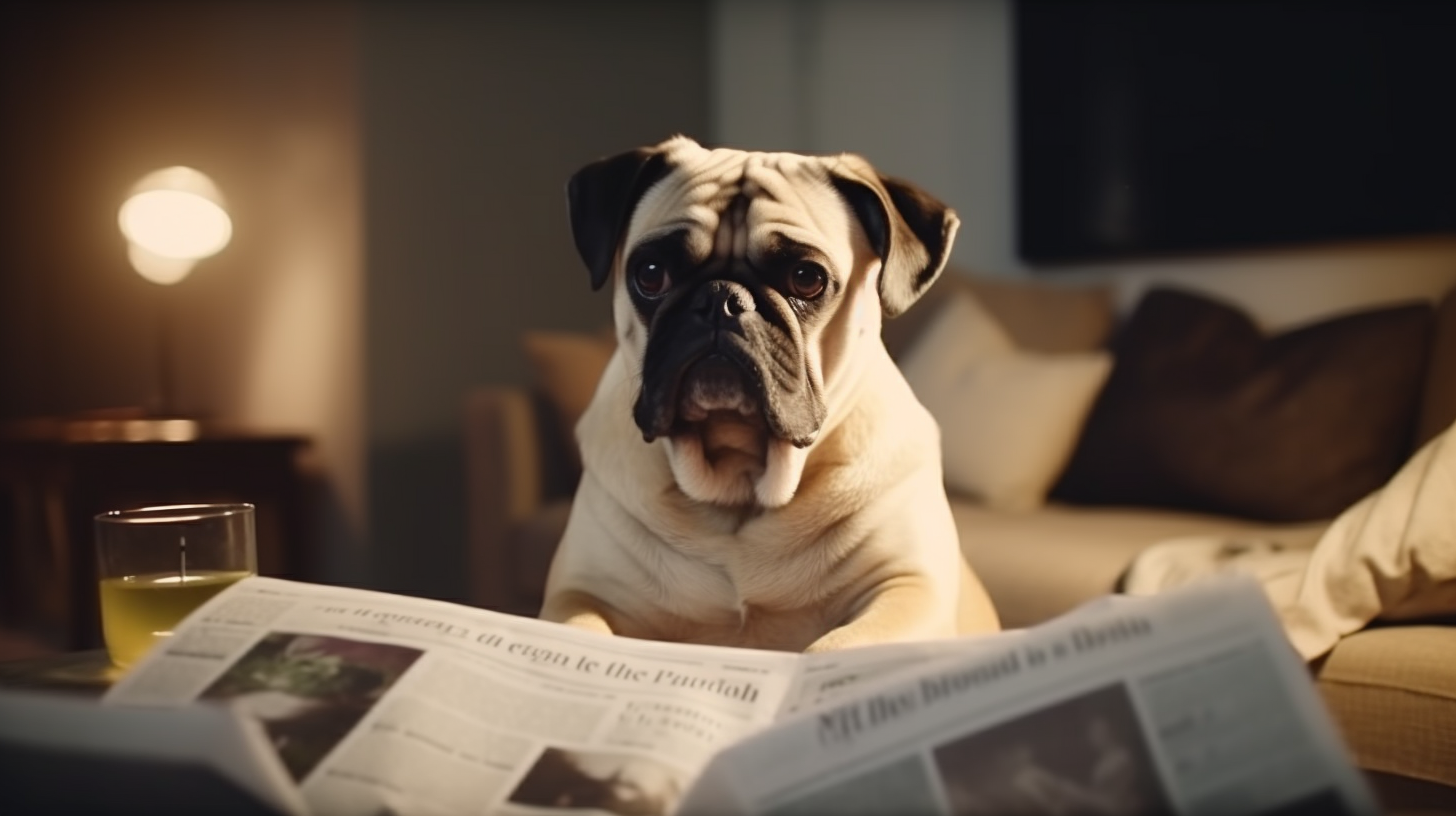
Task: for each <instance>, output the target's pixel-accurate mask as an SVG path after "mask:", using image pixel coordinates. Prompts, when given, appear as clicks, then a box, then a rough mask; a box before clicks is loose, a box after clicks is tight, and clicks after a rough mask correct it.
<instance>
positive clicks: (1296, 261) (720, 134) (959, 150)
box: [713, 0, 1456, 328]
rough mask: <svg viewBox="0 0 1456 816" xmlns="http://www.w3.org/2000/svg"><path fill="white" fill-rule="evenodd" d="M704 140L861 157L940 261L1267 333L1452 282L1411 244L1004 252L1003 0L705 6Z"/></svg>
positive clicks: (1449, 273)
mask: <svg viewBox="0 0 1456 816" xmlns="http://www.w3.org/2000/svg"><path fill="white" fill-rule="evenodd" d="M713 13H714V22H715V28H714V31H715V34H714V37H715V39H714V80H713V81H714V109H713V117H714V136H713V138H714V139H715V140H717V141H720V142H722V143H725V144H733V145H739V146H745V147H754V148H760V149H799V150H809V151H814V152H837V151H841V150H848V151H854V152H859V153H863V154H864V155H865V156H867V157H869V158H870V159H871V160H872V161H873V162H874V163H875V164H876V165H877V166H878V167H879V168H880V169H881V170H883V171H885V172H887V173H891V174H894V175H899V176H903V177H905V178H908V179H911V180H914V181H916V182H918V183H920V184H921V185H922V186H924V187H925V188H926V189H928V190H930V191H931V192H933V193H935V194H936V195H938V196H940V197H941V198H942V199H944V200H945V201H946V202H947V203H949V204H951V205H952V206H954V207H955V208H956V210H957V211H958V212H959V213H960V215H961V217H962V222H963V223H962V227H961V231H960V234H959V237H958V238H957V241H956V249H955V254H954V256H953V258H952V261H951V263H952V264H953V265H954V266H955V267H957V268H958V269H960V270H974V271H976V272H978V273H982V274H991V275H1010V276H1033V275H1034V276H1036V277H1037V278H1038V279H1039V280H1046V281H1050V282H1054V283H1063V284H1067V283H1073V284H1075V283H1087V282H1093V281H1108V282H1110V283H1111V284H1112V285H1113V286H1114V287H1115V289H1116V291H1117V293H1118V297H1119V300H1120V301H1121V303H1122V305H1123V306H1124V307H1126V306H1128V305H1131V303H1132V302H1134V301H1135V299H1136V298H1137V296H1138V295H1139V293H1141V291H1143V289H1145V288H1146V287H1147V286H1148V285H1149V284H1150V283H1152V282H1170V283H1176V284H1179V285H1183V286H1187V287H1191V288H1195V289H1199V290H1203V291H1207V292H1211V293H1214V294H1217V295H1220V296H1223V297H1226V298H1228V299H1231V300H1233V301H1234V302H1236V303H1239V304H1242V305H1243V306H1245V307H1247V308H1248V309H1249V310H1250V311H1251V312H1252V313H1253V315H1254V316H1255V318H1256V319H1258V320H1260V321H1261V322H1262V323H1263V324H1264V325H1265V326H1266V327H1268V328H1279V327H1284V326H1288V325H1291V324H1295V323H1299V322H1303V321H1307V320H1311V319H1315V318H1317V317H1319V316H1322V315H1326V314H1329V313H1332V312H1337V311H1341V310H1345V309H1350V308H1355V307H1358V306H1360V305H1363V304H1371V303H1379V302H1386V301H1395V300H1401V299H1405V298H1411V297H1418V298H1432V297H1436V296H1438V295H1439V294H1440V293H1442V292H1444V291H1446V290H1447V289H1448V288H1449V287H1450V286H1451V285H1453V283H1456V238H1451V237H1445V238H1420V239H1411V240H1396V241H1381V242H1367V243H1360V244H1349V245H1326V246H1315V247H1293V248H1288V249H1282V250H1277V251H1261V252H1249V253H1230V254H1224V255H1214V256H1203V257H1186V258H1167V259H1157V260H1141V261H1135V262H1133V261H1130V262H1121V263H1106V264H1097V265H1082V266H1066V267H1058V268H1057V270H1056V271H1055V272H1048V271H1042V270H1035V269H1032V268H1030V267H1028V266H1027V265H1025V264H1024V263H1022V262H1021V261H1020V260H1019V259H1018V258H1017V257H1016V253H1015V246H1014V223H1013V220H1012V219H1013V217H1014V206H1013V202H1014V200H1015V199H1014V196H1015V191H1014V189H1013V177H1012V174H1013V165H1012V161H1013V155H1014V154H1013V150H1014V144H1013V131H1012V128H1013V126H1014V122H1013V121H1012V115H1011V110H1012V53H1011V37H1010V32H1011V7H1010V3H1009V1H1008V0H900V1H899V2H896V3H884V2H876V0H718V2H716V3H715V4H714V10H713Z"/></svg>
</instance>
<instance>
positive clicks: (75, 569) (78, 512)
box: [0, 429, 316, 650]
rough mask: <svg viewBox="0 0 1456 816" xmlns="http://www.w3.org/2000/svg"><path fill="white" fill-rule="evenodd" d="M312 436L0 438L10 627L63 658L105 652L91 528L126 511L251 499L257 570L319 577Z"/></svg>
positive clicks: (3, 566)
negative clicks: (305, 459)
mask: <svg viewBox="0 0 1456 816" xmlns="http://www.w3.org/2000/svg"><path fill="white" fill-rule="evenodd" d="M308 447H309V441H308V439H307V438H305V437H302V436H292V435H257V434H245V433H238V432H226V431H214V430H207V429H203V431H202V432H201V433H199V434H198V435H197V436H196V438H193V439H188V440H186V441H160V440H157V439H147V438H145V437H144V438H143V439H142V440H141V441H125V440H123V439H101V440H97V439H94V438H84V437H78V436H77V435H76V434H65V435H61V434H29V435H19V436H16V435H12V436H10V437H9V438H4V439H0V624H4V625H6V626H10V627H13V628H16V629H20V630H22V631H27V632H30V633H31V634H33V635H35V636H37V637H40V638H41V639H43V640H44V641H46V642H48V643H51V644H54V645H55V646H56V647H57V648H60V649H64V650H78V649H94V648H97V647H99V646H100V645H101V643H102V641H101V628H100V619H99V616H98V611H97V600H98V599H97V588H96V559H95V554H94V550H93V546H94V545H93V529H92V523H93V519H94V518H95V516H96V515H97V514H98V513H103V512H105V511H107V510H117V509H123V508H127V507H140V506H145V505H156V504H185V503H192V502H251V503H252V504H254V505H256V507H257V516H256V521H257V540H258V571H259V572H260V573H261V574H264V575H273V576H277V577H281V578H293V579H298V580H310V579H312V578H314V577H315V575H316V566H315V551H316V546H315V544H314V539H315V531H314V529H313V526H314V525H313V523H312V518H311V516H312V512H311V509H310V502H309V499H308V487H307V484H306V479H305V475H304V468H303V464H302V461H301V459H302V456H303V454H304V453H305V452H306V451H307V449H308Z"/></svg>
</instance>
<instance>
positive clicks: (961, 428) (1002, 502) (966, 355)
mask: <svg viewBox="0 0 1456 816" xmlns="http://www.w3.org/2000/svg"><path fill="white" fill-rule="evenodd" d="M900 368H901V371H902V372H903V373H904V374H905V379H906V381H908V382H909V383H910V387H911V388H912V389H914V391H915V394H916V396H917V397H919V398H920V402H921V404H923V405H924V406H925V408H926V409H927V410H928V411H930V414H931V416H933V417H935V420H936V422H937V423H939V424H940V443H941V457H942V461H943V465H944V468H945V483H946V486H947V487H949V488H950V489H952V490H954V491H956V492H960V493H965V494H969V495H971V496H974V497H976V498H979V499H981V500H982V501H983V502H985V503H986V505H987V506H989V507H992V508H995V509H999V510H1014V511H1025V510H1034V509H1036V508H1037V507H1040V506H1041V505H1042V504H1044V503H1045V501H1046V494H1047V491H1048V490H1050V489H1051V486H1052V484H1053V483H1054V482H1055V481H1056V479H1057V477H1058V476H1059V475H1061V472H1062V469H1063V468H1065V467H1066V465H1067V461H1068V460H1069V459H1070V458H1071V455H1072V449H1073V447H1074V446H1075V445H1076V443H1077V438H1078V435H1079V434H1080V433H1081V431H1082V425H1083V423H1084V422H1085V421H1086V419H1087V414H1088V412H1089V411H1091V409H1092V402H1093V400H1095V399H1096V397H1097V393H1098V391H1099V390H1100V389H1101V388H1102V384H1103V383H1104V382H1105V381H1106V380H1107V375H1108V373H1109V372H1110V371H1111V370H1112V356H1111V355H1110V354H1108V353H1107V352H1104V351H1095V352H1083V353H1076V354H1040V353H1035V352H1028V351H1022V350H1020V349H1018V348H1017V347H1016V346H1015V344H1014V343H1013V342H1012V340H1011V338H1010V337H1009V336H1008V335H1007V333H1006V331H1005V330H1004V329H1003V328H1002V327H1001V326H1000V325H999V324H998V323H997V322H996V320H995V318H993V317H991V315H990V314H989V313H988V312H987V311H986V309H985V308H984V307H983V306H981V304H980V303H979V302H977V300H976V299H975V297H974V296H972V295H970V294H969V293H965V292H958V293H956V294H955V296H954V297H952V298H951V299H950V300H949V301H947V302H946V304H945V305H944V306H942V307H941V309H940V310H939V313H938V314H937V315H936V316H935V318H934V319H933V320H932V321H931V324H930V325H929V326H927V327H926V330H925V332H924V333H923V334H922V335H921V337H920V339H919V341H918V342H917V343H916V344H915V345H914V346H913V347H911V348H910V349H909V350H908V351H907V353H906V354H905V356H904V359H903V360H902V362H901V365H900Z"/></svg>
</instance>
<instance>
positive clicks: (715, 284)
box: [693, 280, 754, 323]
mask: <svg viewBox="0 0 1456 816" xmlns="http://www.w3.org/2000/svg"><path fill="white" fill-rule="evenodd" d="M753 310H754V306H753V293H751V292H749V291H748V289H747V287H745V286H743V285H742V284H738V283H734V282H733V281H726V280H711V281H708V282H707V283H705V284H703V285H702V286H701V287H699V288H698V291H697V292H696V293H695V294H694V295H693V311H695V312H697V313H698V314H699V315H701V316H702V317H703V319H704V320H707V321H708V322H710V323H712V322H716V321H719V320H734V319H736V318H737V317H738V316H739V315H741V314H743V313H744V312H751V311H753Z"/></svg>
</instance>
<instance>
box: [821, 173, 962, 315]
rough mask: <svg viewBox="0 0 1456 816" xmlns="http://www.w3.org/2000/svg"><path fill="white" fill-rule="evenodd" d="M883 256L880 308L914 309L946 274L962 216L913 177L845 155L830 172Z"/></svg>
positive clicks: (890, 310) (890, 311) (889, 312)
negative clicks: (886, 171)
mask: <svg viewBox="0 0 1456 816" xmlns="http://www.w3.org/2000/svg"><path fill="white" fill-rule="evenodd" d="M829 177H830V179H831V180H832V181H833V182H834V187H835V189H837V190H838V191H839V194H840V195H841V196H844V199H845V201H847V202H848V203H849V208H850V210H852V211H853V212H854V214H855V217H856V218H858V219H859V223H860V226H862V227H864V231H865V234H866V235H867V236H869V239H870V246H872V247H874V249H875V252H876V253H878V254H879V256H880V262H881V267H882V268H881V269H880V308H881V309H882V310H883V311H884V313H885V316H886V317H895V316H897V315H899V314H902V313H903V312H904V311H905V310H906V309H909V308H910V307H911V306H912V305H913V304H914V303H915V301H916V300H918V299H919V298H920V296H921V295H923V294H925V290H926V289H929V288H930V284H932V283H934V282H935V279H936V278H937V277H939V276H940V272H941V270H942V269H944V268H945V262H946V259H947V258H949V257H950V248H951V244H952V243H954V242H955V234H956V230H957V229H959V228H960V225H961V221H960V218H958V217H957V216H956V214H955V211H954V210H952V209H951V208H949V207H947V206H946V205H945V204H942V203H941V202H940V201H938V200H937V199H936V198H935V197H934V196H931V195H930V194H929V193H926V192H925V191H924V190H921V189H920V188H919V187H916V186H915V185H913V184H910V183H909V182H905V181H901V180H899V179H895V178H890V177H889V176H882V175H880V174H879V173H877V172H875V170H874V168H872V167H870V165H869V163H868V162H866V161H865V160H864V159H862V158H860V157H859V156H854V155H845V156H842V157H840V161H838V162H837V163H836V164H835V165H834V166H833V167H831V169H830V173H829Z"/></svg>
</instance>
